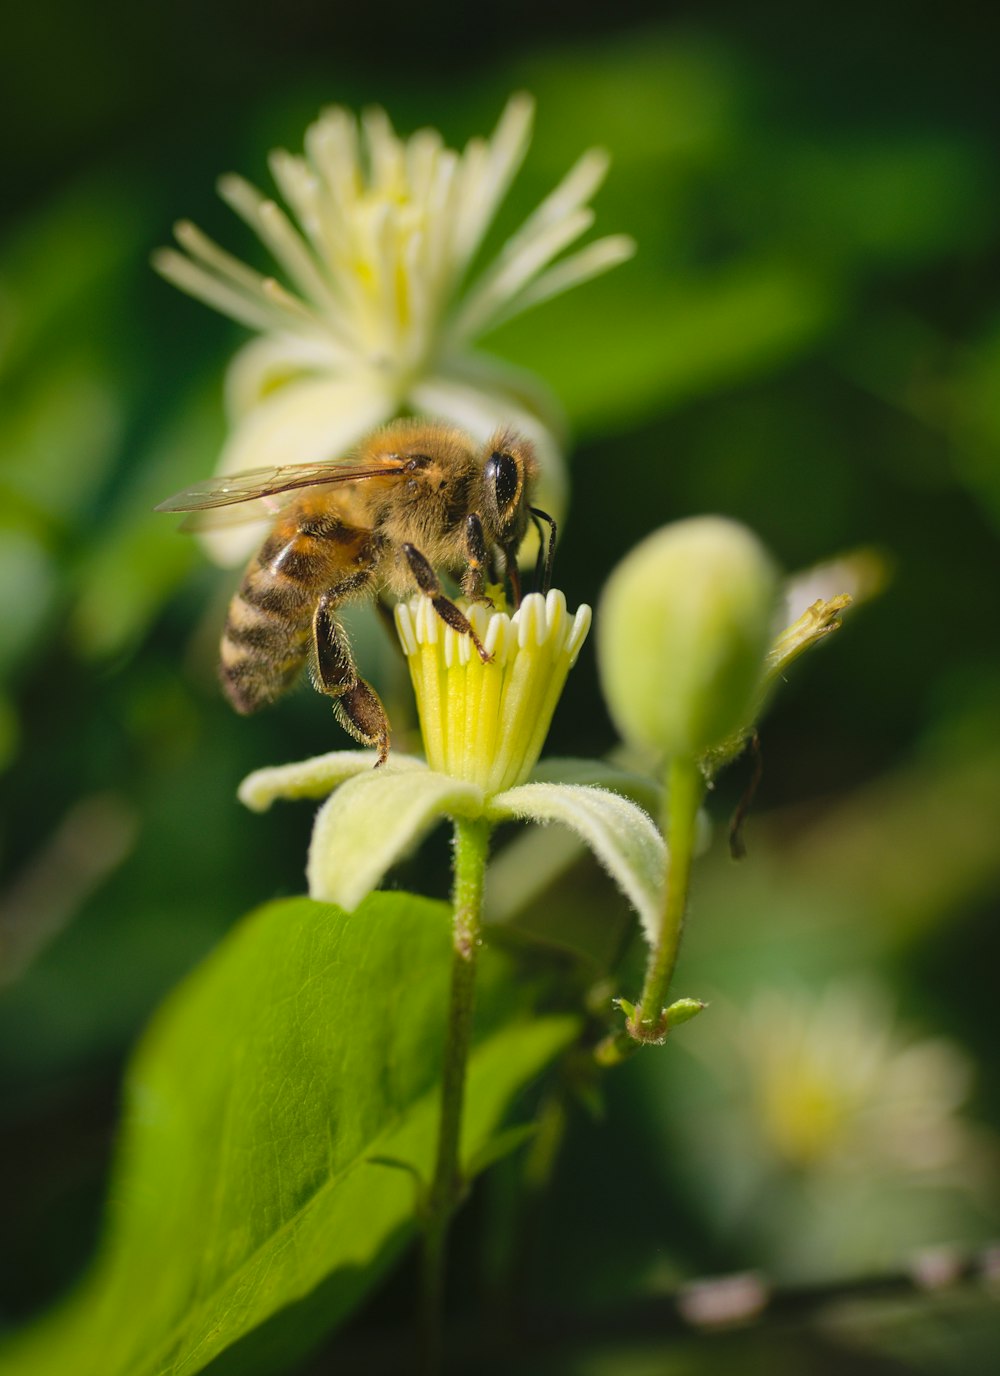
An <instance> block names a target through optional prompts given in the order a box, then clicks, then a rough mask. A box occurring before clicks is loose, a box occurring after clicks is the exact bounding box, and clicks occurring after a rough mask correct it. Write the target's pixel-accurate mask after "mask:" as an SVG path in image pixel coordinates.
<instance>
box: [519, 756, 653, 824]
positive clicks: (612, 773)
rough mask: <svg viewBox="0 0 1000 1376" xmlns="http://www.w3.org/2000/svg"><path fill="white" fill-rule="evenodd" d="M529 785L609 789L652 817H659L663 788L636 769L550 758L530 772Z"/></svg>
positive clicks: (569, 758)
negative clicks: (566, 785) (581, 786)
mask: <svg viewBox="0 0 1000 1376" xmlns="http://www.w3.org/2000/svg"><path fill="white" fill-rule="evenodd" d="M530 782H531V783H533V784H593V785H596V786H597V787H598V788H609V789H610V790H611V792H612V793H620V794H621V795H622V797H624V798H631V799H632V801H633V802H634V803H638V804H639V806H640V807H642V808H645V809H646V811H647V812H648V813H649V814H650V816H652V817H655V816H657V815H658V814H659V812H660V809H661V807H662V805H663V785H662V784H661V783H660V781H659V780H658V779H652V778H650V776H649V775H648V774H640V773H639V772H638V771H637V770H635V769H623V768H622V766H621V765H617V764H612V763H611V762H610V761H608V760H587V759H577V758H575V757H572V756H565V757H561V756H556V755H553V756H550V757H549V758H548V759H544V760H539V761H538V763H537V764H536V765H535V767H534V769H533V770H532V771H531V779H530Z"/></svg>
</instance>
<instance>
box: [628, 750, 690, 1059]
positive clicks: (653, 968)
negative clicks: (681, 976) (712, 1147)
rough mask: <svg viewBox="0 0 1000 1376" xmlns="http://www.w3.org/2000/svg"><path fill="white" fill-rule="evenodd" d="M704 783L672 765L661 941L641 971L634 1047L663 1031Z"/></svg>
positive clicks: (684, 766) (685, 765)
mask: <svg viewBox="0 0 1000 1376" xmlns="http://www.w3.org/2000/svg"><path fill="white" fill-rule="evenodd" d="M704 791H705V781H704V778H703V776H702V773H701V770H700V769H699V767H698V764H697V762H696V761H695V760H673V761H672V762H671V765H670V768H669V770H668V771H667V795H666V804H665V806H666V813H667V815H666V825H665V827H664V832H665V834H666V839H667V874H666V884H665V885H664V895H663V921H662V923H661V924H660V935H659V939H658V941H657V943H656V946H655V948H654V950H653V952H652V955H651V956H650V961H649V965H648V966H647V968H646V982H645V984H644V985H643V989H642V995H641V997H640V999H639V1006H638V1008H637V1009H636V1012H635V1018H634V1019H633V1025H632V1026H631V1028H630V1029H629V1030H630V1031H631V1033H632V1036H633V1037H635V1038H636V1039H637V1040H638V1041H660V1040H662V1038H663V1035H664V1032H665V1031H666V1028H665V1026H664V1025H663V1008H664V1004H665V1002H666V998H667V990H668V989H669V988H670V981H671V979H672V978H673V973H674V966H675V965H676V964H677V955H678V952H679V951H680V945H681V932H682V931H683V929H684V914H685V912H686V910H687V896H688V887H689V885H690V883H691V862H692V861H693V859H694V847H695V838H696V834H697V824H698V808H699V806H700V805H701V799H702V794H703V793H704Z"/></svg>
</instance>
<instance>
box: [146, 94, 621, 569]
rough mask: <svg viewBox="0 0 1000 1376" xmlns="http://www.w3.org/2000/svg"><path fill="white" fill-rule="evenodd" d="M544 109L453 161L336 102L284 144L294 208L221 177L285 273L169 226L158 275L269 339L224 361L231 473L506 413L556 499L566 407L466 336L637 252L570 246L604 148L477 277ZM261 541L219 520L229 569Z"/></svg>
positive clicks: (494, 422) (478, 424)
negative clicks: (411, 426)
mask: <svg viewBox="0 0 1000 1376" xmlns="http://www.w3.org/2000/svg"><path fill="white" fill-rule="evenodd" d="M533 112H534V105H533V101H532V100H531V98H530V97H529V96H527V95H524V94H520V95H515V96H513V97H512V98H511V99H510V101H509V102H508V104H507V107H506V109H505V110H504V112H503V115H502V116H501V118H500V121H499V123H498V125H497V127H496V129H495V131H494V133H493V136H492V138H490V139H489V140H484V139H473V140H471V141H470V142H469V143H468V144H467V145H466V147H465V150H464V151H463V152H462V153H457V152H455V151H454V150H452V149H450V148H446V147H445V146H444V143H443V140H442V138H441V136H440V134H438V133H437V131H436V130H433V129H422V130H420V131H418V132H417V133H415V134H414V135H413V136H412V137H411V138H409V139H407V140H403V139H400V138H399V137H398V136H397V135H396V133H395V132H394V131H393V129H392V126H391V124H390V123H389V120H388V117H387V116H386V114H385V112H384V111H382V110H379V109H375V110H369V111H366V112H365V113H364V115H363V116H362V117H361V120H360V121H358V120H356V119H355V118H354V116H353V115H351V114H350V113H349V112H348V111H346V110H343V109H340V108H336V107H335V108H333V109H330V110H327V111H325V112H324V113H323V114H322V115H321V116H320V117H319V119H318V120H317V121H316V122H315V123H314V124H312V125H311V126H310V127H309V129H308V130H307V131H306V138H305V155H304V156H303V157H295V156H293V155H292V154H290V153H287V152H285V151H283V150H278V151H276V152H274V153H273V154H272V155H271V159H270V167H271V172H272V175H273V177H274V180H275V182H276V183H277V186H278V188H279V190H280V192H281V195H282V196H283V198H284V200H285V202H286V203H287V205H288V207H289V209H290V210H291V212H292V216H294V219H293V218H292V217H291V216H289V215H288V214H287V213H286V212H285V210H283V209H282V208H281V206H279V205H278V203H277V202H276V201H274V200H271V199H269V198H267V197H265V196H263V195H262V194H261V193H260V192H259V191H257V190H256V189H255V188H254V187H253V186H251V185H250V184H249V183H248V182H246V181H244V180H243V178H242V177H238V176H232V175H231V176H227V177H223V178H222V179H221V181H220V183H219V192H220V195H221V196H222V197H223V199H224V200H226V201H227V202H228V203H229V205H231V206H232V208H233V209H234V210H235V211H236V213H237V214H238V215H240V216H241V217H242V218H243V219H244V220H245V221H246V222H247V224H249V225H250V227H251V228H252V229H253V230H254V231H255V232H256V233H257V234H258V235H259V236H260V238H261V240H262V241H263V242H264V243H265V244H266V245H267V247H268V249H269V250H270V251H271V253H272V254H273V256H274V258H275V260H276V261H277V263H278V264H279V266H280V269H281V271H282V273H283V275H284V277H285V284H282V283H280V282H278V281H277V280H276V279H275V278H273V277H264V276H261V275H260V274H259V273H257V272H255V271H253V270H252V269H251V268H249V267H247V266H246V265H245V264H243V263H241V262H239V261H238V260H237V259H236V258H233V257H232V256H231V255H230V254H228V253H226V252H225V251H224V250H223V249H221V248H219V247H218V245H216V244H215V243H213V242H212V241H211V240H210V239H208V238H207V237H206V236H205V235H204V234H202V233H201V231H200V230H198V229H197V228H196V227H195V226H194V225H193V224H190V223H189V222H187V221H182V222H181V223H180V224H178V225H177V226H176V230H175V233H176V237H177V240H178V243H179V244H180V246H181V248H182V249H184V250H185V252H184V253H179V252H177V250H175V249H162V250H161V251H160V252H159V253H158V254H157V255H156V256H155V258H154V265H155V267H156V268H157V270H158V271H159V272H161V273H162V274H163V276H164V277H166V278H168V279H169V280H170V281H171V282H173V283H174V284H175V285H176V286H178V287H180V288H181V289H182V290H184V291H186V292H189V293H190V294H191V295H192V296H196V297H198V298H199V299H201V300H202V301H205V302H206V303H207V304H208V305H211V306H214V307H215V308H216V309H217V310H220V311H222V312H224V313H225V314H226V315H229V316H231V317H232V318H233V319H235V320H238V321H240V322H241V323H242V324H244V325H247V326H249V327H250V328H251V329H254V330H258V331H260V333H261V338H259V339H255V340H253V341H252V342H251V343H249V344H247V345H245V346H244V347H243V348H242V349H241V350H240V352H239V353H238V354H237V355H236V357H235V358H234V360H233V362H232V364H231V366H230V370H229V375H228V380H227V402H228V407H229V410H230V413H231V418H232V421H233V431H232V434H231V436H230V438H229V440H228V442H227V444H226V446H225V449H224V451H223V454H222V457H221V461H220V471H222V472H237V471H240V470H243V469H249V468H260V467H265V466H270V465H273V464H277V463H283V464H287V463H298V462H307V461H308V462H316V461H317V460H320V459H323V458H327V457H334V456H337V455H339V454H342V453H345V452H347V451H349V450H350V449H351V448H352V447H353V445H354V444H356V443H357V442H358V440H360V439H361V438H362V437H363V436H364V435H365V434H366V433H367V432H368V431H370V430H372V429H373V428H374V427H375V426H377V425H379V424H382V423H383V422H385V421H387V420H391V419H392V418H394V417H395V416H397V415H398V414H400V413H401V412H405V411H411V412H413V413H415V414H423V415H427V416H430V417H435V418H440V419H444V420H449V421H452V422H454V423H455V424H458V425H461V426H462V427H463V428H465V429H466V430H468V431H469V432H470V433H471V434H473V435H474V436H475V437H476V438H477V439H480V440H482V441H485V440H486V439H487V438H488V436H489V435H490V434H491V433H492V432H493V431H494V430H495V429H496V428H497V427H498V425H501V424H504V425H508V424H509V425H513V426H515V427H516V428H517V429H519V430H521V431H522V432H524V433H525V434H527V435H528V436H529V437H530V438H531V439H532V440H533V441H534V442H535V445H536V447H537V449H538V452H539V456H540V458H541V461H542V470H543V476H542V489H543V490H542V492H541V493H540V495H539V501H540V502H542V503H543V505H545V506H546V508H548V507H549V506H550V505H551V506H552V507H553V508H554V509H558V508H559V506H560V498H561V487H562V482H563V478H562V465H561V455H560V451H559V439H558V434H559V431H560V429H561V421H560V418H559V413H558V407H557V406H556V405H555V403H554V401H553V400H552V398H551V397H550V395H549V393H548V392H547V391H546V389H545V388H544V387H543V386H542V385H541V384H540V383H539V382H538V380H537V379H536V378H534V377H533V376H532V375H530V374H527V373H524V372H522V371H520V370H518V369H516V368H514V367H513V366H512V365H510V364H505V363H502V362H501V361H500V360H498V359H494V358H490V357H489V356H487V355H485V354H482V353H479V352H478V351H476V350H475V349H474V347H473V344H474V341H475V340H476V339H477V338H478V337H479V336H480V335H482V334H484V333H485V332H486V331H488V330H490V329H492V328H493V327H494V326H496V325H498V324H500V323H502V322H503V321H505V320H509V319H510V318H511V317H513V316H515V315H518V314H520V313H521V312H522V311H525V310H527V309H528V308H529V307H531V306H534V305H536V304H537V303H538V302H540V301H544V300H546V299H547V298H548V297H550V296H555V295H557V294H558V293H560V292H563V291H566V290H567V289H568V288H569V287H572V286H574V285H576V284H577V283H579V282H583V281H585V280H586V279H587V278H590V277H593V276H595V275H597V274H598V273H601V272H604V271H606V270H607V269H608V268H610V267H612V266H614V265H615V264H616V263H620V262H622V261H623V260H624V259H626V258H628V257H630V256H631V254H632V253H633V251H634V245H633V243H632V240H631V239H629V238H628V237H627V236H624V235H615V236H612V237H609V238H605V239H599V240H597V241H596V242H594V243H591V244H589V245H587V246H585V247H584V248H582V249H579V250H577V251H576V252H575V253H572V254H570V255H569V256H566V257H562V258H560V257H559V255H560V254H562V253H563V252H564V250H566V249H567V248H568V247H569V246H570V245H571V244H573V243H575V242H576V241H577V240H578V239H579V238H580V236H581V235H583V234H584V233H585V232H586V231H587V230H588V229H589V228H590V226H591V224H592V223H593V219H594V214H593V211H592V210H591V209H590V207H589V205H588V204H587V202H588V201H589V200H590V198H591V197H592V196H593V194H594V192H595V191H596V190H597V188H598V186H599V185H600V183H601V181H602V180H603V178H604V175H605V173H606V171H607V166H608V158H607V155H606V154H605V153H604V152H602V151H601V150H599V149H591V150H590V151H588V152H586V153H584V155H583V156H582V157H581V158H580V160H579V161H578V162H577V163H576V165H575V166H574V167H573V168H572V169H571V170H570V172H569V173H568V174H567V175H566V176H565V177H564V178H563V180H562V181H561V182H560V183H559V185H558V186H557V187H556V188H555V190H554V191H552V193H551V194H550V195H549V196H547V197H546V198H545V200H544V201H542V203H541V205H539V206H538V208H537V209H536V210H535V212H534V213H533V214H532V215H531V216H530V217H529V218H528V219H527V220H526V221H525V223H524V224H523V225H522V226H521V228H520V229H519V230H518V231H517V233H515V234H514V235H513V236H512V238H510V239H509V240H508V242H507V243H506V245H505V246H504V247H503V248H502V249H501V251H500V253H499V254H498V255H497V257H496V258H495V259H494V260H493V261H492V262H491V263H489V264H488V265H487V266H485V267H484V268H483V269H482V270H481V271H480V272H479V274H478V276H476V277H475V279H474V280H473V281H472V282H471V284H470V285H468V286H466V285H465V282H466V278H467V276H468V274H469V270H470V267H471V266H472V264H473V260H474V259H475V257H476V254H477V251H478V250H479V248H480V247H481V245H482V242H483V238H484V236H485V234H486V232H487V230H488V228H489V226H490V224H491V223H492V221H493V218H494V216H495V213H496V210H497V208H498V206H499V204H500V202H501V201H502V199H503V197H504V195H505V193H506V191H507V189H508V187H509V185H510V183H511V181H512V179H513V177H514V175H515V174H516V172H517V171H518V168H519V167H520V165H521V163H522V161H523V159H524V155H525V152H526V150H527V147H528V142H529V139H530V133H531V124H532V117H533ZM296 222H297V223H296ZM556 260H558V261H556ZM261 533H262V532H261V529H260V528H259V527H258V526H256V525H253V526H249V525H245V526H243V527H242V529H241V530H240V531H239V532H234V531H232V530H230V531H227V532H225V533H224V534H223V533H222V532H217V533H216V534H215V535H214V536H213V537H212V542H213V548H214V553H215V554H216V557H218V558H219V559H220V561H221V562H235V561H236V560H237V559H238V558H240V557H243V556H245V555H246V554H247V553H249V552H250V551H251V550H252V548H253V545H254V542H255V541H258V540H259V538H260V537H261Z"/></svg>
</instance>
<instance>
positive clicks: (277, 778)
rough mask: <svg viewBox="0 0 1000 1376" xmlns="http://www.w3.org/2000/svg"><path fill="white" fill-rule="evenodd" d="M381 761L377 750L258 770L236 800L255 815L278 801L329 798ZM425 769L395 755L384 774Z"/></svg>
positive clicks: (335, 753) (338, 752) (334, 754)
mask: <svg viewBox="0 0 1000 1376" xmlns="http://www.w3.org/2000/svg"><path fill="white" fill-rule="evenodd" d="M377 759H378V751H377V750H331V751H330V753H329V754H328V755H314V756H313V757H312V759H310V760H300V761H299V762H298V763H297V764H278V765H272V766H271V767H270V768H268V769H255V770H254V772H253V773H252V774H248V775H247V776H246V778H245V779H244V780H243V782H242V783H241V784H240V786H239V788H238V789H237V794H236V796H237V797H238V798H239V800H240V802H241V803H243V804H244V806H245V807H248V808H249V809H250V811H251V812H266V811H267V809H268V808H269V807H270V806H271V804H272V803H273V802H274V800H275V799H276V798H289V799H295V798H325V797H326V795H327V794H328V793H332V792H333V790H334V789H335V788H336V787H337V786H338V784H342V783H343V782H344V781H345V779H353V778H354V776H355V775H356V774H370V773H371V772H372V770H373V769H374V768H375V761H376V760H377ZM423 768H425V766H424V763H423V761H422V760H417V759H413V758H412V757H410V756H408V755H396V754H394V755H392V756H391V758H390V759H389V761H388V763H386V764H384V765H383V766H382V768H381V771H380V773H382V774H399V773H403V772H404V771H411V770H414V769H423Z"/></svg>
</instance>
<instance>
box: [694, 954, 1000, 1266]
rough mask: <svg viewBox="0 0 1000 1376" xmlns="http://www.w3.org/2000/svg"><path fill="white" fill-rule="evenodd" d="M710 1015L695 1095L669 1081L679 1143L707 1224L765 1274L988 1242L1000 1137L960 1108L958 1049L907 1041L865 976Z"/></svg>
mask: <svg viewBox="0 0 1000 1376" xmlns="http://www.w3.org/2000/svg"><path fill="white" fill-rule="evenodd" d="M712 1012H713V1017H712V1019H711V1020H706V1023H707V1025H706V1028H705V1031H704V1033H703V1035H702V1036H701V1037H700V1038H693V1039H691V1041H690V1042H688V1043H685V1045H686V1046H687V1047H688V1049H689V1050H690V1051H691V1052H692V1053H693V1055H694V1056H695V1057H696V1058H697V1060H698V1063H699V1068H698V1072H697V1076H696V1079H695V1080H694V1081H693V1083H692V1084H691V1085H690V1086H688V1087H686V1088H685V1092H686V1093H688V1096H689V1097H687V1098H684V1095H683V1094H681V1093H680V1092H679V1091H678V1090H677V1087H676V1086H673V1087H672V1092H673V1093H675V1094H678V1095H679V1097H680V1098H681V1099H682V1100H683V1102H684V1104H685V1108H684V1111H683V1113H681V1114H680V1116H679V1118H678V1117H677V1116H674V1117H672V1119H671V1131H672V1140H673V1141H674V1142H675V1145H676V1146H677V1147H678V1159H679V1160H682V1161H683V1163H684V1164H683V1169H684V1170H686V1171H687V1172H688V1175H689V1179H690V1182H691V1184H692V1186H693V1188H694V1190H695V1191H696V1193H697V1194H699V1195H700V1197H701V1199H702V1203H703V1207H704V1209H705V1213H706V1216H707V1217H708V1218H710V1219H711V1221H712V1222H713V1223H714V1225H715V1226H716V1227H717V1228H718V1229H719V1230H720V1231H721V1232H722V1233H723V1234H729V1235H730V1236H733V1237H736V1238H738V1239H739V1245H740V1247H741V1248H749V1249H750V1254H751V1255H752V1256H753V1257H754V1260H755V1264H762V1265H765V1266H766V1267H767V1268H768V1269H769V1270H770V1271H771V1272H772V1273H773V1274H774V1275H776V1276H778V1277H781V1278H794V1279H795V1280H796V1281H797V1282H799V1283H801V1282H803V1281H807V1280H819V1279H824V1278H826V1279H829V1278H831V1277H836V1276H840V1277H843V1276H847V1275H852V1274H865V1273H868V1272H872V1271H877V1270H881V1269H887V1268H888V1269H895V1268H897V1267H899V1266H900V1265H901V1264H904V1263H905V1262H906V1261H907V1258H908V1257H909V1256H911V1255H912V1253H913V1252H914V1251H915V1250H916V1249H919V1248H922V1247H926V1246H928V1245H933V1244H938V1243H941V1242H942V1241H954V1240H957V1239H966V1240H967V1241H968V1242H969V1243H970V1245H974V1244H975V1243H976V1242H977V1241H982V1240H983V1239H984V1238H985V1237H986V1236H988V1235H989V1233H990V1232H991V1231H992V1229H993V1228H994V1227H995V1222H994V1221H992V1220H995V1206H996V1203H997V1199H996V1187H995V1180H996V1175H995V1164H996V1155H995V1153H996V1143H995V1142H994V1141H993V1140H992V1139H991V1138H990V1137H989V1135H988V1134H987V1133H986V1132H985V1131H984V1130H983V1129H982V1128H980V1127H979V1126H977V1125H976V1124H975V1123H973V1122H971V1121H970V1120H969V1119H968V1118H966V1117H965V1116H964V1114H963V1112H962V1109H963V1106H964V1104H965V1101H966V1099H967V1097H968V1095H969V1090H970V1087H971V1082H972V1074H973V1066H972V1063H971V1061H970V1060H969V1058H968V1056H967V1055H966V1054H965V1053H964V1052H963V1051H962V1049H961V1048H960V1047H958V1046H957V1045H955V1044H954V1043H953V1042H950V1041H948V1040H946V1039H945V1038H941V1037H920V1036H915V1035H913V1034H912V1033H910V1032H908V1031H907V1029H906V1028H905V1027H904V1026H902V1025H901V1024H900V1023H899V1022H898V1021H897V1019H896V1017H895V1015H894V1013H893V1010H892V1002H891V997H890V995H889V992H888V991H887V990H885V989H884V988H882V987H881V986H880V985H878V984H876V983H874V981H869V980H843V981H838V982H836V983H833V984H830V985H828V986H827V987H826V988H825V989H819V990H815V989H806V988H802V987H787V986H782V987H777V986H773V987H768V988H762V989H758V990H757V991H756V992H755V993H754V994H753V996H752V997H751V999H750V1001H749V1003H748V1004H747V1006H746V1007H745V1008H744V1009H742V1010H740V1009H736V1008H733V1007H732V1006H727V1004H726V1001H725V999H724V998H719V997H717V998H714V999H713V1000H712ZM696 1100H697V1102H695V1101H696Z"/></svg>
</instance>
